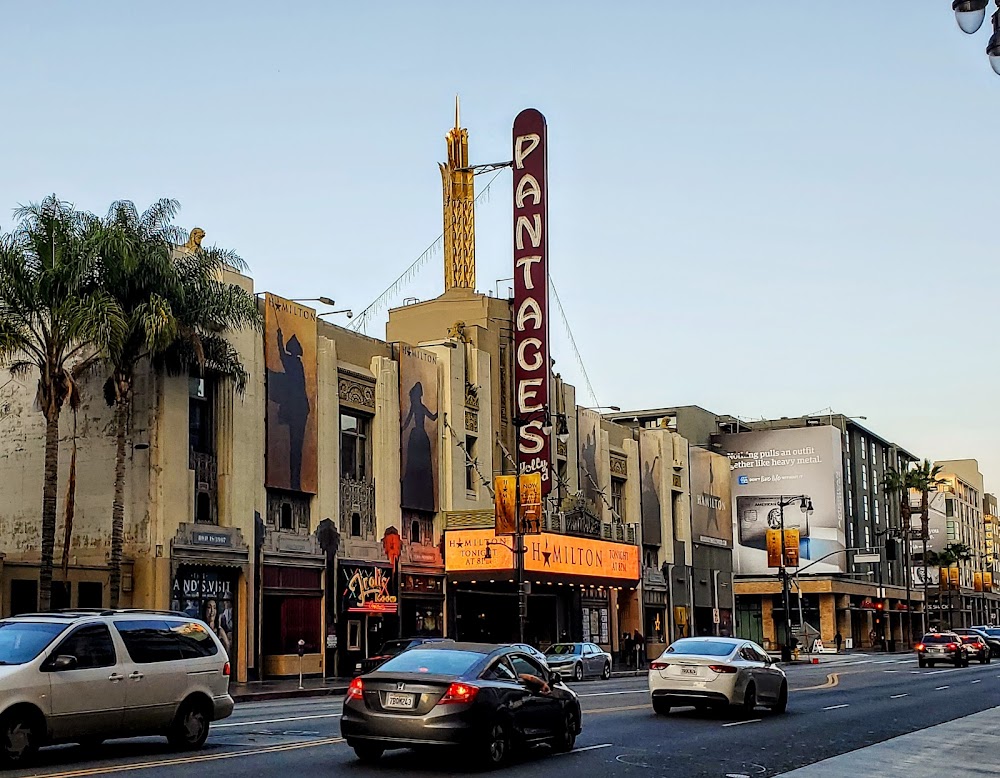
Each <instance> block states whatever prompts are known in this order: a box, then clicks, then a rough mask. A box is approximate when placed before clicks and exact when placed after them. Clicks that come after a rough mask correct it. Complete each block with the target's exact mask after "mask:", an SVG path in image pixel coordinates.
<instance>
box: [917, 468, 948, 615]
mask: <svg viewBox="0 0 1000 778" xmlns="http://www.w3.org/2000/svg"><path fill="white" fill-rule="evenodd" d="M911 472H912V473H913V482H912V488H913V489H916V490H917V491H918V492H920V542H921V545H922V549H921V554H920V558H921V560H922V562H921V564H923V566H924V610H925V611H926V610H927V563H928V559H927V541H928V540H930V537H931V534H930V522H931V518H930V505H931V492H936V491H937V490H938V487H939V486H940V485H941V484H943V483H944V481H943V480H942V479H941V478H940V477H939V476H940V475H941V465H934V464H931V462H930V460H928V459H925V460H924V461H923V462H921V463H920V464H919V465H917V466H916V467H915V468H914V469H913V470H912V471H911ZM939 599H940V598H939Z"/></svg>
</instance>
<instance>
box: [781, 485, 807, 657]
mask: <svg viewBox="0 0 1000 778" xmlns="http://www.w3.org/2000/svg"><path fill="white" fill-rule="evenodd" d="M796 500H797V501H798V503H799V510H801V511H802V513H806V514H808V513H812V512H813V501H812V498H811V497H810V496H809V495H807V494H798V495H796V496H795V497H779V498H778V516H779V520H780V522H781V525H780V528H779V529H780V532H781V566H780V567H779V568H778V577H779V578H781V599H782V602H783V603H784V607H785V641H784V645H782V647H781V661H782V662H791V661H792V602H791V593H790V591H789V589H790V587H789V585H788V584H789V581H788V579H789V575H788V571H787V570H786V569H785V561H786V557H785V508H787V507H788V506H789V505H791V504H792V503H794V502H795V501H796Z"/></svg>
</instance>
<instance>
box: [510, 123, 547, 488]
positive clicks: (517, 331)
mask: <svg viewBox="0 0 1000 778" xmlns="http://www.w3.org/2000/svg"><path fill="white" fill-rule="evenodd" d="M513 143H514V148H513V155H514V383H515V385H516V390H515V403H516V416H517V417H518V418H520V419H521V420H522V422H523V423H521V424H519V425H518V428H517V464H518V472H521V473H541V474H542V490H543V496H544V495H546V494H548V493H549V489H550V488H551V483H552V482H551V480H550V479H549V468H550V463H551V462H552V432H551V426H550V425H549V419H548V418H547V414H548V412H549V411H548V408H549V374H550V371H551V364H550V362H549V252H548V245H549V238H548V229H549V225H548V178H547V170H548V156H547V155H548V151H547V143H548V141H547V136H546V125H545V117H544V116H542V114H541V113H539V112H538V111H536V110H535V109H534V108H527V109H525V110H523V111H521V113H519V114H518V115H517V117H516V118H515V119H514V128H513ZM546 430H548V431H546Z"/></svg>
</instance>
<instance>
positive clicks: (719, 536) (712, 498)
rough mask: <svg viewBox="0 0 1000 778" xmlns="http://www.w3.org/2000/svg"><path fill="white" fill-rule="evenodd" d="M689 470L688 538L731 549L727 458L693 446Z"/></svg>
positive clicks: (730, 503) (731, 496)
mask: <svg viewBox="0 0 1000 778" xmlns="http://www.w3.org/2000/svg"><path fill="white" fill-rule="evenodd" d="M640 446H641V442H640ZM689 469H690V473H691V539H692V540H693V541H694V542H695V543H703V544H705V545H709V546H719V547H721V548H732V547H733V489H732V483H731V481H730V477H729V458H728V457H725V456H723V455H722V454H715V453H713V452H711V451H708V450H706V449H703V448H698V447H697V446H693V447H692V448H691V455H690V462H689Z"/></svg>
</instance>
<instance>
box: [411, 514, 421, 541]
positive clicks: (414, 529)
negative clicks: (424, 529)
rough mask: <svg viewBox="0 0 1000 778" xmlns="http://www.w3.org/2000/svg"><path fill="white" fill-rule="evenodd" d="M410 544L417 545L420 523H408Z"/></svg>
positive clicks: (415, 521) (414, 521)
mask: <svg viewBox="0 0 1000 778" xmlns="http://www.w3.org/2000/svg"><path fill="white" fill-rule="evenodd" d="M410 542H411V543H419V542H420V522H419V521H417V520H416V519H414V520H413V521H412V522H411V523H410Z"/></svg>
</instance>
